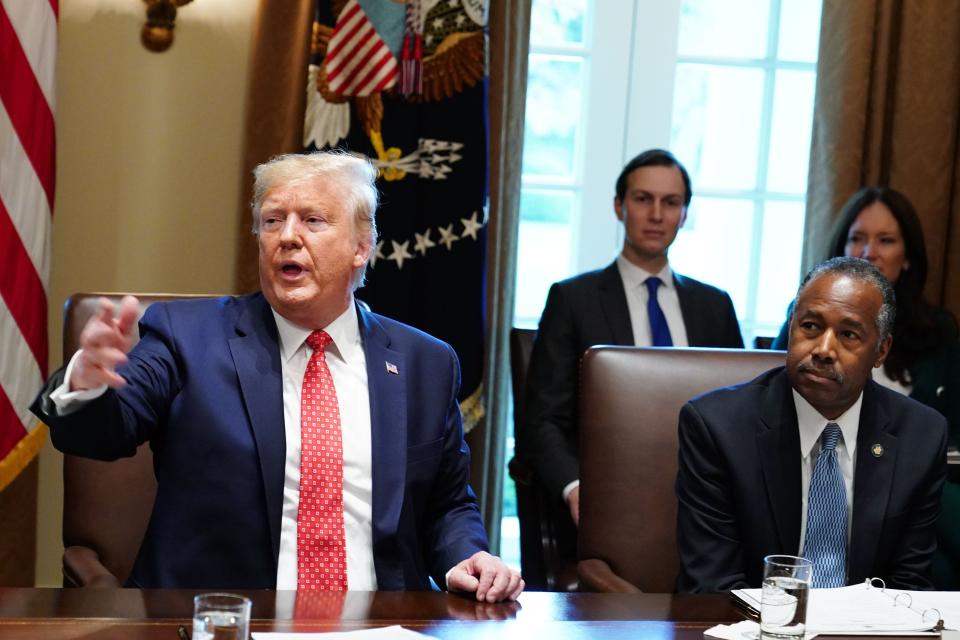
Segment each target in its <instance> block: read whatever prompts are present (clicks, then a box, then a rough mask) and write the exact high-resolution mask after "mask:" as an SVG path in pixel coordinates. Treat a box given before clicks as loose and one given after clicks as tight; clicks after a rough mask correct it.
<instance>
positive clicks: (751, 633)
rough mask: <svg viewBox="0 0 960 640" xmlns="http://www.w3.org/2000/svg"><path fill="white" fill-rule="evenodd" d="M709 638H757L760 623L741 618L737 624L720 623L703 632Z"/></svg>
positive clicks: (734, 639)
mask: <svg viewBox="0 0 960 640" xmlns="http://www.w3.org/2000/svg"><path fill="white" fill-rule="evenodd" d="M703 635H705V636H707V637H708V638H719V639H720V640H757V639H758V638H759V637H760V623H758V622H754V621H752V620H741V621H740V622H738V623H736V624H718V625H717V626H715V627H710V628H709V629H707V630H706V631H704V632H703ZM816 635H817V634H815V633H807V634H806V635H804V636H803V639H804V640H810V639H811V638H815V637H816Z"/></svg>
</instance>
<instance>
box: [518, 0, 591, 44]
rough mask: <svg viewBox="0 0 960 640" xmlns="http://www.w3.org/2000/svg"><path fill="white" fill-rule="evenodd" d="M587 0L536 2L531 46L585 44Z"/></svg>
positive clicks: (533, 13) (531, 17) (532, 12)
mask: <svg viewBox="0 0 960 640" xmlns="http://www.w3.org/2000/svg"><path fill="white" fill-rule="evenodd" d="M587 4H588V2H587V0H536V2H534V3H533V8H532V9H531V13H530V44H532V45H552V44H584V33H585V30H584V22H585V18H586V14H587Z"/></svg>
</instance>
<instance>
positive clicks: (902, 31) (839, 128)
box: [774, 0, 960, 315]
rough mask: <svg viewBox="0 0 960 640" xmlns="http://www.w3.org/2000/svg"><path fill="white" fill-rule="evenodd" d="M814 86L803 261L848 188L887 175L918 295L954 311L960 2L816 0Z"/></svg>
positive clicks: (819, 249) (958, 283) (959, 189)
mask: <svg viewBox="0 0 960 640" xmlns="http://www.w3.org/2000/svg"><path fill="white" fill-rule="evenodd" d="M816 93H817V97H816V105H815V109H814V122H813V139H812V148H811V153H810V176H809V185H808V198H807V225H806V233H805V238H804V240H805V243H804V265H805V267H807V268H808V267H810V266H812V265H813V264H814V263H815V262H817V261H818V260H820V259H822V258H824V257H825V253H824V252H825V251H826V247H827V244H828V235H829V233H830V230H831V227H832V224H833V221H834V220H835V219H836V214H837V212H838V210H839V208H840V207H841V206H842V204H843V202H844V201H845V200H846V199H847V198H848V197H849V196H850V195H851V194H853V193H854V192H855V191H856V190H857V189H859V188H860V187H861V186H864V185H867V184H882V185H888V186H891V187H893V188H895V189H897V190H899V191H902V192H903V193H904V194H906V195H907V197H909V198H910V200H911V201H912V202H913V204H914V206H915V207H916V208H917V212H918V214H919V215H920V219H921V221H922V222H923V228H924V236H925V239H926V242H927V253H928V258H929V262H930V270H929V276H928V279H927V288H926V295H927V299H928V300H929V301H930V302H933V303H935V304H941V305H943V306H946V307H947V308H949V309H951V310H952V311H953V312H954V313H955V314H958V315H960V2H954V1H953V0H942V1H941V0H855V1H851V0H825V1H824V5H823V21H822V27H821V34H820V58H819V66H818V75H817V92H816ZM774 161H776V159H774Z"/></svg>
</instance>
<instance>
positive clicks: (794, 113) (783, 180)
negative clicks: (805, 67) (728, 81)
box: [767, 71, 817, 194]
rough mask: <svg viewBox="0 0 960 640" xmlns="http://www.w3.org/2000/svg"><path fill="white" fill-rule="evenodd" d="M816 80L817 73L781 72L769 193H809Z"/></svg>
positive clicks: (770, 165)
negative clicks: (808, 169)
mask: <svg viewBox="0 0 960 640" xmlns="http://www.w3.org/2000/svg"><path fill="white" fill-rule="evenodd" d="M816 80H817V78H816V74H815V73H814V72H813V71H778V72H777V76H776V89H775V94H774V98H773V125H772V129H771V131H770V156H769V159H768V160H767V190H768V191H780V192H786V193H796V194H803V193H806V191H807V165H808V164H809V163H810V131H811V129H812V127H813V93H814V91H815V85H816Z"/></svg>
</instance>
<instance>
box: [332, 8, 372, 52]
mask: <svg viewBox="0 0 960 640" xmlns="http://www.w3.org/2000/svg"><path fill="white" fill-rule="evenodd" d="M365 20H366V16H365V15H364V14H363V12H362V11H361V10H360V5H359V4H357V3H356V2H354V1H353V0H351V2H350V3H348V4H347V6H346V8H345V9H344V11H343V13H341V14H340V18H339V19H338V20H337V24H336V26H335V27H334V29H333V35H332V36H330V44H329V45H328V47H327V56H336V55H337V54H338V53H339V52H340V47H341V46H343V44H344V43H345V42H346V41H347V40H348V39H349V38H348V37H347V30H349V31H350V32H351V34H352V33H353V32H354V31H356V30H357V29H359V28H360V27H361V26H363V23H364V21H365ZM351 22H353V23H355V24H351Z"/></svg>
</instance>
